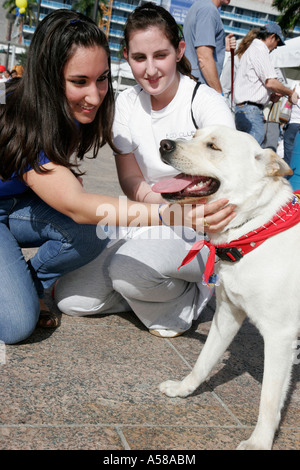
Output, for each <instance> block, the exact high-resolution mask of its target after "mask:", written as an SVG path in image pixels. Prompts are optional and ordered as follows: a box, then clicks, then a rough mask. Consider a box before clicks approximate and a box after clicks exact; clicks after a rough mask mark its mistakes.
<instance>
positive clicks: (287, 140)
mask: <svg viewBox="0 0 300 470" xmlns="http://www.w3.org/2000/svg"><path fill="white" fill-rule="evenodd" d="M299 128H300V124H299V123H298V124H297V123H292V124H288V125H287V126H286V128H285V129H284V134H283V145H284V160H285V161H286V163H288V165H289V164H290V161H291V158H292V151H293V147H294V143H295V138H296V134H297V132H298V130H299Z"/></svg>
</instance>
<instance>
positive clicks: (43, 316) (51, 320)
mask: <svg viewBox="0 0 300 470" xmlns="http://www.w3.org/2000/svg"><path fill="white" fill-rule="evenodd" d="M59 325H60V317H59V315H57V314H56V313H53V312H50V311H49V310H41V311H40V316H39V319H38V322H37V326H39V327H41V328H57V327H58V326H59Z"/></svg>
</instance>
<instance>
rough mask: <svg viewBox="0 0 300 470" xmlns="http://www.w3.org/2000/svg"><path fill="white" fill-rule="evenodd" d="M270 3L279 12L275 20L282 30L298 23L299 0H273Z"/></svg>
mask: <svg viewBox="0 0 300 470" xmlns="http://www.w3.org/2000/svg"><path fill="white" fill-rule="evenodd" d="M272 5H273V7H275V8H277V10H278V11H279V12H280V13H281V14H280V16H279V17H278V19H277V22H278V24H279V26H280V27H281V29H282V30H283V31H285V32H287V31H288V30H293V29H294V27H295V26H296V25H298V24H300V0H273V4H272Z"/></svg>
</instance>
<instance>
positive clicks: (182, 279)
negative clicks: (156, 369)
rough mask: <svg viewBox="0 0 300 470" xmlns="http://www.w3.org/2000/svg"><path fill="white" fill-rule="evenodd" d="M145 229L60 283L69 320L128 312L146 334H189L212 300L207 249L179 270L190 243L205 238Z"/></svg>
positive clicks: (59, 298)
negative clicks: (205, 281) (156, 331)
mask: <svg viewBox="0 0 300 470" xmlns="http://www.w3.org/2000/svg"><path fill="white" fill-rule="evenodd" d="M177 230H179V231H180V236H178V235H176V230H175V231H174V230H173V228H170V227H166V226H161V227H147V228H146V229H145V228H143V229H136V230H133V231H132V233H131V235H130V237H131V238H126V239H121V240H118V241H116V242H113V243H112V244H111V243H110V244H108V246H107V248H105V250H104V251H103V252H102V253H101V255H99V256H98V257H97V258H96V259H95V260H93V261H92V262H91V263H89V264H87V265H85V266H83V267H82V268H80V269H77V270H75V271H73V272H70V273H69V274H67V275H65V276H64V277H62V278H61V279H60V280H59V281H58V283H57V286H56V289H55V300H56V302H57V305H58V307H59V309H60V310H61V311H62V312H64V313H66V314H68V315H93V314H99V313H103V314H108V313H118V312H126V311H130V310H132V311H133V312H134V313H135V314H136V315H137V317H138V318H139V319H140V320H141V322H142V323H143V324H144V325H145V326H146V327H147V328H149V329H170V330H174V331H178V332H183V331H186V330H188V329H189V328H190V326H191V324H192V321H193V320H195V319H197V318H198V316H199V314H200V313H201V311H202V310H203V308H204V306H205V305H206V303H207V302H208V300H209V299H210V297H211V295H212V290H211V289H209V288H208V287H206V286H203V285H202V282H201V280H202V274H203V272H204V266H205V263H206V260H207V257H208V249H207V247H203V249H202V250H201V252H200V253H199V254H198V255H197V256H196V257H195V258H194V259H193V260H192V261H191V262H190V263H189V264H187V265H185V266H183V267H182V268H180V269H179V270H178V267H179V266H180V264H181V262H182V260H183V258H184V257H185V256H186V255H187V253H188V251H189V249H190V248H191V246H192V245H193V243H194V242H195V241H197V240H200V239H202V238H203V235H196V234H195V232H193V231H191V230H190V229H188V231H186V230H187V229H184V230H185V234H187V237H182V233H181V230H182V228H177Z"/></svg>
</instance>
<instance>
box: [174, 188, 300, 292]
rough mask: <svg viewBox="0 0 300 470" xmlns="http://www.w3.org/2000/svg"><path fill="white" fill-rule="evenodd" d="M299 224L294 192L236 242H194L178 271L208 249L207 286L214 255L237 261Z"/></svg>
mask: <svg viewBox="0 0 300 470" xmlns="http://www.w3.org/2000/svg"><path fill="white" fill-rule="evenodd" d="M299 222H300V205H299V192H298V194H297V193H296V192H295V196H294V197H293V199H292V201H290V202H288V203H287V204H286V205H285V206H284V207H283V208H282V209H281V210H280V211H279V212H277V214H276V215H275V216H274V217H273V219H272V220H270V221H269V222H267V223H266V224H265V225H263V226H262V227H259V228H258V229H256V230H253V231H252V232H249V233H247V234H246V235H243V236H242V237H240V238H238V239H237V240H233V241H231V242H230V243H223V244H221V245H216V246H215V245H213V244H212V243H210V242H209V241H206V240H200V241H198V242H196V243H195V244H194V245H193V246H192V248H191V249H190V251H189V252H188V254H187V256H186V257H185V258H184V260H183V261H182V263H181V265H180V266H179V268H178V269H180V268H181V266H183V265H185V264H187V263H189V262H190V261H192V259H193V258H195V256H196V255H197V254H198V253H199V251H200V250H201V249H202V248H203V246H207V247H208V248H209V256H208V259H207V262H206V266H205V270H204V281H205V282H206V283H207V284H208V283H209V278H210V276H211V275H212V273H213V271H214V264H215V255H216V254H217V255H218V256H219V258H220V259H222V260H225V261H229V262H235V261H239V260H240V259H241V258H242V257H243V256H244V255H246V254H247V253H249V252H250V251H252V250H254V249H255V248H257V247H258V246H259V245H261V244H262V243H263V242H264V241H265V240H267V238H269V237H272V236H273V235H276V234H277V233H280V232H282V231H283V230H287V229H288V228H290V227H292V226H293V225H296V224H297V223H299Z"/></svg>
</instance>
